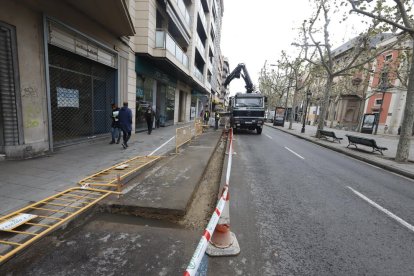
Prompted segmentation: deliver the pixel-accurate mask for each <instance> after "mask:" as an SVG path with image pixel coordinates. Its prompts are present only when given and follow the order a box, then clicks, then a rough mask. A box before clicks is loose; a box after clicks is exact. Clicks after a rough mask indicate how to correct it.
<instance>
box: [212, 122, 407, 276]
mask: <svg viewBox="0 0 414 276" xmlns="http://www.w3.org/2000/svg"><path fill="white" fill-rule="evenodd" d="M235 139H236V140H235V151H236V153H237V154H236V155H235V156H234V163H233V170H232V175H231V181H230V182H231V183H230V187H231V188H230V192H231V200H230V215H231V230H232V231H233V232H234V233H235V234H236V236H237V238H238V241H239V244H240V247H241V253H240V255H239V256H238V257H236V258H234V257H229V258H228V259H223V258H212V259H210V261H209V275H410V274H412V271H413V270H414V264H413V262H412V258H413V256H414V252H413V248H414V235H413V228H412V226H411V225H412V224H413V223H414V219H413V217H414V201H413V199H414V185H413V182H412V181H411V180H408V179H406V178H402V177H400V176H398V175H394V174H392V173H389V172H387V171H384V170H382V169H378V168H376V167H373V166H371V165H367V164H365V163H362V162H360V161H357V160H355V159H352V158H349V157H347V156H345V155H342V154H339V153H337V152H334V151H331V150H327V149H325V148H323V147H320V146H317V145H315V144H313V143H309V142H307V141H304V140H302V139H298V138H295V137H293V136H291V135H288V134H285V133H283V132H281V131H278V130H275V129H273V128H270V127H266V128H265V129H264V131H263V133H262V135H256V134H255V133H240V134H238V135H236V136H235ZM357 193H359V195H357ZM364 196H365V199H363V198H362V197H364ZM367 200H371V201H373V202H375V203H376V204H378V205H380V206H381V207H382V208H384V209H382V211H381V210H379V209H378V208H380V207H379V206H377V207H378V208H377V207H374V206H373V205H371V204H370V203H369V202H368V201H367ZM375 203H373V204H375ZM387 211H388V212H390V213H388V214H387V213H385V212H387ZM391 213H392V214H391ZM393 215H395V216H398V218H399V219H401V220H404V221H405V222H406V223H408V224H410V225H406V226H404V225H403V224H402V223H404V221H401V220H400V221H397V220H398V218H397V217H394V218H392V217H391V216H393ZM410 226H411V229H410V228H409V227H410Z"/></svg>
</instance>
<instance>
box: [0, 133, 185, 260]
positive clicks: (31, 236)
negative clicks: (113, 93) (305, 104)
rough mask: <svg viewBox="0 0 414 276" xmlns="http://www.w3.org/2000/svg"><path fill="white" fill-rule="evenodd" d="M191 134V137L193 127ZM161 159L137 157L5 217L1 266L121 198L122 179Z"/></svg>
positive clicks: (0, 236)
mask: <svg viewBox="0 0 414 276" xmlns="http://www.w3.org/2000/svg"><path fill="white" fill-rule="evenodd" d="M189 133H190V134H191V128H190V131H189ZM160 158H161V156H137V157H134V158H132V159H129V160H127V161H124V162H121V163H118V164H116V165H115V166H112V167H110V168H108V169H105V170H102V171H100V172H98V173H96V174H93V175H91V176H89V177H86V178H84V179H82V180H81V181H79V183H78V184H79V185H81V186H82V187H76V188H71V189H68V190H66V191H63V192H61V193H58V194H56V195H53V196H50V197H48V198H46V199H44V200H41V201H39V202H37V203H34V204H32V205H29V206H27V207H24V208H22V209H20V210H18V211H16V212H13V213H11V214H8V215H6V216H4V217H1V218H0V263H2V262H4V261H5V260H7V259H8V258H10V257H12V256H13V255H14V254H16V253H17V252H19V251H21V250H23V249H24V248H26V247H27V246H29V245H31V244H32V243H34V242H35V241H37V240H38V239H40V238H41V237H44V236H45V235H47V234H48V233H50V232H51V231H53V230H55V229H56V228H58V227H59V226H60V225H62V224H64V223H66V222H68V221H70V220H71V219H72V218H73V217H75V216H76V215H78V214H80V213H82V212H84V211H85V210H87V209H88V208H90V207H92V206H93V205H94V204H96V203H97V202H98V201H100V200H102V199H104V198H105V197H107V196H108V195H110V194H118V195H120V194H121V190H122V180H124V179H125V178H127V177H128V176H130V175H131V174H132V173H134V172H136V171H138V170H139V169H141V168H143V167H145V166H146V165H148V164H150V163H152V162H155V161H156V160H158V159H160ZM94 187H101V188H102V189H97V188H94ZM111 188H112V189H114V190H110V189H111Z"/></svg>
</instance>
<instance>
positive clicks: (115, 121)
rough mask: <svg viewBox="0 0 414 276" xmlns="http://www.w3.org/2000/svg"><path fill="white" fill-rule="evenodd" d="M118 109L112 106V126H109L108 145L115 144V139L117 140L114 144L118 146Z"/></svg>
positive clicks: (119, 129)
mask: <svg viewBox="0 0 414 276" xmlns="http://www.w3.org/2000/svg"><path fill="white" fill-rule="evenodd" d="M118 114H119V108H118V106H117V105H116V104H114V103H113V104H112V114H111V118H112V124H111V135H112V140H111V142H110V143H109V144H115V139H117V141H116V143H117V144H119V140H121V128H120V126H119V118H118Z"/></svg>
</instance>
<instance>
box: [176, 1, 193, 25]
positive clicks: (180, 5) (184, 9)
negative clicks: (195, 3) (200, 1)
mask: <svg viewBox="0 0 414 276" xmlns="http://www.w3.org/2000/svg"><path fill="white" fill-rule="evenodd" d="M176 1H177V5H178V9H179V10H180V12H181V15H182V16H183V18H184V20H185V22H186V23H187V25H188V27H190V26H191V18H190V14H189V13H188V11H187V7H186V6H185V4H184V1H183V0H176Z"/></svg>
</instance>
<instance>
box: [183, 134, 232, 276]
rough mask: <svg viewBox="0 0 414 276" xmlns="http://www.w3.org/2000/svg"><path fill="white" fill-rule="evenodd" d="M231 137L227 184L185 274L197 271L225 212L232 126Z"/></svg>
mask: <svg viewBox="0 0 414 276" xmlns="http://www.w3.org/2000/svg"><path fill="white" fill-rule="evenodd" d="M229 139H230V145H229V159H228V163H227V174H226V184H225V185H224V188H223V192H222V194H221V197H220V199H219V201H218V203H217V205H216V209H215V210H214V213H213V215H212V216H211V218H210V221H209V222H208V224H207V227H206V229H205V230H204V233H203V236H202V237H201V239H200V241H199V242H198V245H197V248H196V250H195V252H194V254H193V256H192V257H191V260H190V264H189V265H188V266H187V269H186V270H185V272H184V276H193V275H195V274H196V273H197V270H198V267H199V266H200V263H201V259H202V258H203V256H204V253H205V252H206V249H207V245H208V242H209V241H210V239H211V236H212V235H213V232H214V229H215V228H216V226H217V223H218V221H219V219H220V216H221V213H222V212H223V209H224V206H225V205H226V201H227V199H228V192H229V183H230V172H231V164H232V156H233V129H232V128H231V129H230V131H229Z"/></svg>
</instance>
